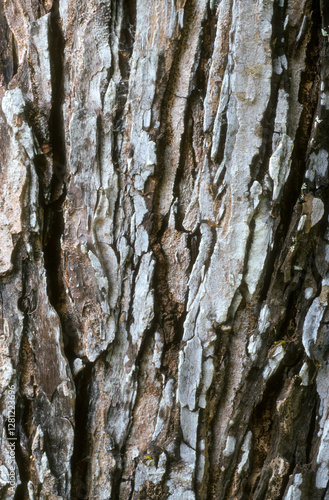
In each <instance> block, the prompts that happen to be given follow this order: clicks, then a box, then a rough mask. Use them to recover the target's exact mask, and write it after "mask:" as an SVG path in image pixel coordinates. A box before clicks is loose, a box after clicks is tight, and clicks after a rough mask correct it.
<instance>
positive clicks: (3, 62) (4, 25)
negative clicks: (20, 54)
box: [0, 2, 18, 87]
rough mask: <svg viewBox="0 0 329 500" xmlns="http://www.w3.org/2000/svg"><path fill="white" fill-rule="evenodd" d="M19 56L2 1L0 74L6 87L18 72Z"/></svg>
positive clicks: (0, 5) (0, 15)
mask: <svg viewBox="0 0 329 500" xmlns="http://www.w3.org/2000/svg"><path fill="white" fill-rule="evenodd" d="M17 68H18V58H17V45H16V40H15V36H14V34H13V33H12V31H11V29H10V27H9V25H8V22H7V17H6V13H5V8H4V2H0V74H1V75H2V80H3V83H4V85H5V87H7V86H8V84H9V82H10V81H11V80H12V78H13V77H14V76H15V74H16V73H17Z"/></svg>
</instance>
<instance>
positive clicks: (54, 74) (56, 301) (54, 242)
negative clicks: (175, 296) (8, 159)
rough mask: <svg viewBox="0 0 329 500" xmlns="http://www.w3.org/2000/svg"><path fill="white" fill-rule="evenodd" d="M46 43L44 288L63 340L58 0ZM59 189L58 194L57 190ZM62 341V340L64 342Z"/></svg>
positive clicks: (61, 79) (63, 194) (61, 77)
mask: <svg viewBox="0 0 329 500" xmlns="http://www.w3.org/2000/svg"><path fill="white" fill-rule="evenodd" d="M49 38H50V39H49V47H50V61H51V78H52V108H51V113H50V120H49V131H50V140H51V146H52V151H53V175H52V179H51V186H50V202H49V203H47V202H46V201H45V197H44V196H43V185H42V183H41V186H40V191H41V193H40V194H41V196H42V198H43V210H44V228H43V230H44V234H43V248H44V259H45V269H46V276H47V288H48V294H49V300H50V303H51V304H52V305H53V307H54V308H55V310H56V311H57V313H58V315H59V318H60V320H61V324H62V329H63V338H64V340H65V335H66V334H65V323H64V322H63V319H64V318H63V313H64V311H63V307H62V306H63V304H64V297H65V287H64V283H63V276H62V268H61V236H62V234H63V230H64V219H63V212H62V205H63V203H64V200H65V197H66V186H65V180H64V178H65V173H66V168H65V164H66V153H65V136H64V123H63V113H62V104H63V96H64V74H63V64H64V38H63V34H62V32H61V28H60V25H59V2H58V0H56V1H55V2H54V4H53V7H52V11H51V22H50V31H49ZM60 193H61V194H60ZM64 345H65V342H64ZM66 355H67V357H68V359H71V358H72V354H71V352H70V348H69V346H68V348H67V349H66Z"/></svg>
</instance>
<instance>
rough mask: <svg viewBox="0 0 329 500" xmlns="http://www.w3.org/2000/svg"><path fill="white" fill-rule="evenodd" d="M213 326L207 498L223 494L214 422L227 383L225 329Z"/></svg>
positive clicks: (206, 433)
mask: <svg viewBox="0 0 329 500" xmlns="http://www.w3.org/2000/svg"><path fill="white" fill-rule="evenodd" d="M215 328H216V332H217V335H216V339H217V340H216V344H215V348H214V359H213V363H214V376H213V381H212V384H211V387H210V388H209V390H208V393H207V406H206V410H205V414H204V415H205V417H204V425H205V430H204V436H205V439H206V441H207V446H208V449H206V450H205V453H207V456H206V461H205V477H207V487H206V489H207V498H224V497H223V496H222V495H221V493H219V490H220V491H221V492H222V489H223V488H224V484H223V475H222V474H223V473H222V471H221V463H220V462H219V453H218V452H219V450H218V449H217V443H216V436H217V432H218V431H217V423H218V419H219V418H220V417H219V415H220V407H221V404H223V406H225V399H226V396H227V391H228V387H229V383H228V380H229V378H230V376H231V373H230V365H229V358H230V349H229V337H230V334H229V332H228V331H224V330H223V328H221V327H220V326H217V327H216V325H215Z"/></svg>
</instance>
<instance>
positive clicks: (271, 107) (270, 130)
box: [250, 2, 287, 186]
mask: <svg viewBox="0 0 329 500" xmlns="http://www.w3.org/2000/svg"><path fill="white" fill-rule="evenodd" d="M284 18H285V9H283V8H282V7H280V5H279V2H274V3H273V17H272V36H271V49H272V64H273V68H272V71H273V73H272V79H271V94H270V97H269V100H268V104H267V107H266V110H265V112H264V115H263V118H262V120H261V122H260V126H261V130H262V143H261V146H260V148H259V152H258V153H257V154H256V156H255V157H254V158H253V160H252V163H251V166H250V173H251V181H250V186H251V184H252V183H253V182H254V180H257V181H258V182H259V183H262V182H263V181H264V177H265V175H266V174H267V172H268V166H269V161H270V158H271V155H272V152H273V151H272V139H273V134H274V132H275V131H274V123H275V118H276V111H277V102H278V92H279V88H280V84H281V82H284V81H285V80H286V79H287V76H286V70H285V69H284V68H282V75H279V74H277V73H276V72H275V67H274V65H275V61H277V60H278V58H279V57H280V56H282V55H284V45H283V43H282V39H283V37H284V31H283V23H284Z"/></svg>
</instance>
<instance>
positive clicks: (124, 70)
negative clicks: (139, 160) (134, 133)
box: [112, 0, 136, 167]
mask: <svg viewBox="0 0 329 500" xmlns="http://www.w3.org/2000/svg"><path fill="white" fill-rule="evenodd" d="M122 5H123V15H122V18H123V24H122V26H121V32H120V38H119V51H118V64H119V69H120V73H121V80H120V82H119V83H117V89H116V113H115V117H114V120H113V146H112V159H113V163H114V165H115V166H116V167H117V166H118V165H119V163H120V140H119V139H120V137H121V135H122V134H123V132H124V125H125V106H126V103H127V98H128V93H129V75H130V59H131V55H132V52H133V47H134V42H135V31H136V0H124V1H123V2H122ZM112 11H113V12H115V19H116V18H117V16H118V15H119V14H118V12H117V9H116V5H115V2H114V4H112Z"/></svg>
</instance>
